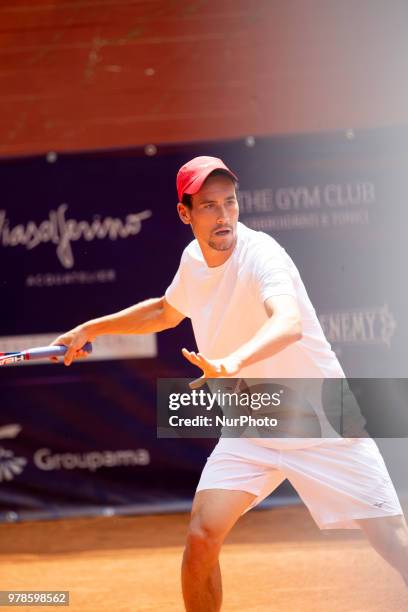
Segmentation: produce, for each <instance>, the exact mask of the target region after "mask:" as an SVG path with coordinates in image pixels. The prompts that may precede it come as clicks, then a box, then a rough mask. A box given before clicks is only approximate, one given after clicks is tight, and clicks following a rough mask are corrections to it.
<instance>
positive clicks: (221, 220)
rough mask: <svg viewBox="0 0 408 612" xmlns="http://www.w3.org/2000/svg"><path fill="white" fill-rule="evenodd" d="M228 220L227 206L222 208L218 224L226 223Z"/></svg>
mask: <svg viewBox="0 0 408 612" xmlns="http://www.w3.org/2000/svg"><path fill="white" fill-rule="evenodd" d="M227 218H228V215H227V209H226V207H225V206H220V208H219V210H218V214H217V223H224V221H225V220H226V219H227Z"/></svg>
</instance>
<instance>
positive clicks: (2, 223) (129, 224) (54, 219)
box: [0, 204, 153, 269]
mask: <svg viewBox="0 0 408 612" xmlns="http://www.w3.org/2000/svg"><path fill="white" fill-rule="evenodd" d="M67 210H68V206H67V204H61V205H60V206H59V207H58V208H57V210H50V212H49V215H48V219H45V220H43V221H41V222H40V223H36V222H35V221H28V222H27V223H26V224H25V225H24V224H20V225H15V226H14V227H11V226H10V221H9V219H8V218H7V213H6V211H5V210H0V244H1V245H2V246H4V247H16V246H25V248H26V249H28V250H32V249H35V248H36V247H37V246H39V245H40V244H46V243H48V242H51V243H52V244H55V245H56V247H57V248H56V252H57V257H58V259H59V261H60V263H61V264H62V266H63V267H64V268H68V269H69V268H72V267H73V266H74V263H75V262H74V255H73V251H72V245H71V243H72V242H77V241H78V240H85V241H87V242H93V241H94V240H104V239H105V238H107V239H109V240H117V239H118V238H129V236H135V235H136V234H139V232H140V231H141V229H142V221H145V220H146V219H149V218H150V217H151V216H152V214H153V213H152V211H151V210H142V211H141V212H138V213H130V214H128V215H126V218H125V220H124V221H122V219H119V218H115V217H105V218H103V217H101V216H100V215H94V216H93V218H92V221H85V220H77V219H66V217H65V214H66V212H67Z"/></svg>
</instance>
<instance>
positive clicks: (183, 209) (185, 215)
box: [177, 202, 191, 225]
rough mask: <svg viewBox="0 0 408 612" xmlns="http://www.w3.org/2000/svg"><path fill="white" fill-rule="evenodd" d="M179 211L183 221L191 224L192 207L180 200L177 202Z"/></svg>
mask: <svg viewBox="0 0 408 612" xmlns="http://www.w3.org/2000/svg"><path fill="white" fill-rule="evenodd" d="M177 212H178V214H179V217H180V219H181V220H182V222H183V223H185V224H186V225H190V223H191V216H190V209H189V208H188V206H186V205H185V204H182V203H181V202H179V203H178V204H177Z"/></svg>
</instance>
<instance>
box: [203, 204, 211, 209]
mask: <svg viewBox="0 0 408 612" xmlns="http://www.w3.org/2000/svg"><path fill="white" fill-rule="evenodd" d="M212 207H213V205H212V204H206V205H205V206H204V208H212Z"/></svg>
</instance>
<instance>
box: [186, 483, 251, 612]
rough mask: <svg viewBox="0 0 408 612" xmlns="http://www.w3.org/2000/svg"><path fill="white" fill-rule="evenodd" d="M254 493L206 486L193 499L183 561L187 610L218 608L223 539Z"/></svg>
mask: <svg viewBox="0 0 408 612" xmlns="http://www.w3.org/2000/svg"><path fill="white" fill-rule="evenodd" d="M254 499H255V496H254V495H251V494H250V493H246V492H245V491H229V490H225V489H206V490H204V491H199V492H198V493H197V494H196V496H195V498H194V503H193V508H192V512H191V521H190V526H189V531H188V534H187V541H186V548H185V551H184V557H183V565H182V586H183V597H184V604H185V607H186V611H187V612H218V611H219V610H220V609H221V602H222V584H221V571H220V565H219V561H218V557H219V553H220V549H221V546H222V543H223V541H224V539H225V537H226V535H227V534H228V532H229V531H230V530H231V529H232V527H233V526H234V525H235V523H236V522H237V520H238V519H239V517H240V516H241V514H242V513H243V512H244V511H245V510H246V509H247V508H248V507H249V506H250V505H251V503H252V502H253V500H254Z"/></svg>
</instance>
